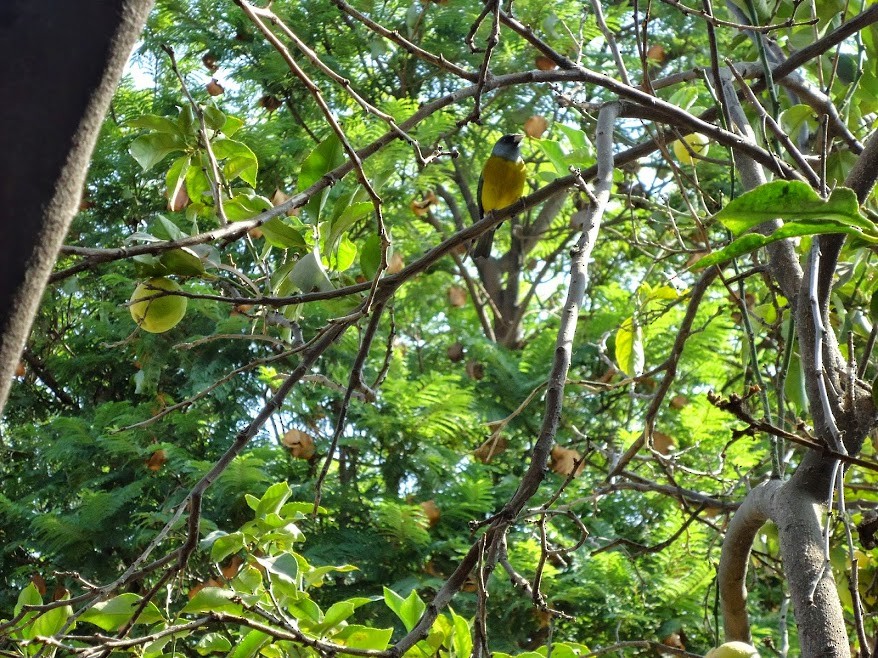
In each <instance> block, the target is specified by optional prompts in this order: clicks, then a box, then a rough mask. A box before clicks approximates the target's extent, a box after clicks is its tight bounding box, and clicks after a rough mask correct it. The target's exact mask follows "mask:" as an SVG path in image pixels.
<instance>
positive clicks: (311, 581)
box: [305, 564, 358, 587]
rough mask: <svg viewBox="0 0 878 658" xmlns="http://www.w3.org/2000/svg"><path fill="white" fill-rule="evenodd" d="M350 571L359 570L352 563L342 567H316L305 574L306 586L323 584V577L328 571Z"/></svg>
mask: <svg viewBox="0 0 878 658" xmlns="http://www.w3.org/2000/svg"><path fill="white" fill-rule="evenodd" d="M348 571H358V569H357V567H355V566H354V565H352V564H343V565H341V566H340V567H333V566H322V567H314V568H312V569H311V570H310V571H308V573H306V574H305V586H306V587H320V586H321V585H322V584H323V577H324V576H325V575H326V574H328V573H333V572H340V573H346V572H348Z"/></svg>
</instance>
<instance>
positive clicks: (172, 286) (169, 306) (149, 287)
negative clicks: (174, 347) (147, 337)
mask: <svg viewBox="0 0 878 658" xmlns="http://www.w3.org/2000/svg"><path fill="white" fill-rule="evenodd" d="M162 290H166V291H168V292H176V291H180V290H182V288H181V287H180V286H179V285H178V284H177V283H176V282H175V281H171V280H170V279H166V278H164V277H159V278H155V279H150V280H149V281H145V282H144V283H141V284H140V285H139V286H137V287H136V288H135V289H134V294H133V295H131V306H129V310H130V311H131V317H132V318H134V321H135V322H136V323H137V325H138V326H139V327H141V328H142V329H143V330H144V331H148V332H150V333H151V334H160V333H164V332H165V331H168V330H169V329H171V328H173V327H174V326H176V324H177V323H178V322H179V321H180V320H182V319H183V316H184V315H186V298H185V297H180V296H179V295H164V296H162V297H156V295H158V294H159V293H160V291H162ZM140 300H142V301H140Z"/></svg>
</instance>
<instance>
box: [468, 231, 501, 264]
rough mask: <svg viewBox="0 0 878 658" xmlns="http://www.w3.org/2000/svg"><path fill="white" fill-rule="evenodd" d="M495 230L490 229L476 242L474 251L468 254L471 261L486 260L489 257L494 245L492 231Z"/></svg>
mask: <svg viewBox="0 0 878 658" xmlns="http://www.w3.org/2000/svg"><path fill="white" fill-rule="evenodd" d="M496 230H497V229H496V228H492V229H491V230H490V231H488V232H486V233H483V234H482V237H480V238H479V241H478V242H476V246H475V249H473V250H472V251H471V252H470V255H471V256H472V258H473V259H476V258H487V257H488V256H490V255H491V247H492V246H493V245H494V231H496Z"/></svg>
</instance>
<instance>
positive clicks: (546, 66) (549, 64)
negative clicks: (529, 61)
mask: <svg viewBox="0 0 878 658" xmlns="http://www.w3.org/2000/svg"><path fill="white" fill-rule="evenodd" d="M534 65H535V66H536V67H537V68H538V69H539V70H540V71H553V70H555V69H556V68H558V65H557V64H555V62H554V60H551V59H549V58H548V57H546V56H545V55H537V58H536V59H535V60H534Z"/></svg>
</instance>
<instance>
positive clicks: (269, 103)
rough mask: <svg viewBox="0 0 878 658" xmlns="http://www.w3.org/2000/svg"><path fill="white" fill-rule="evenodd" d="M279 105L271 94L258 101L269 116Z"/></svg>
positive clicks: (278, 100) (278, 101) (277, 99)
mask: <svg viewBox="0 0 878 658" xmlns="http://www.w3.org/2000/svg"><path fill="white" fill-rule="evenodd" d="M281 105H282V103H281V102H280V99H279V98H277V97H275V96H272V95H271V94H265V96H263V97H262V98H260V99H259V107H264V108H265V109H266V110H268V113H269V114H271V113H272V112H274V111H276V110H278V109H279V108H280V106H281ZM275 205H277V204H275Z"/></svg>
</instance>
